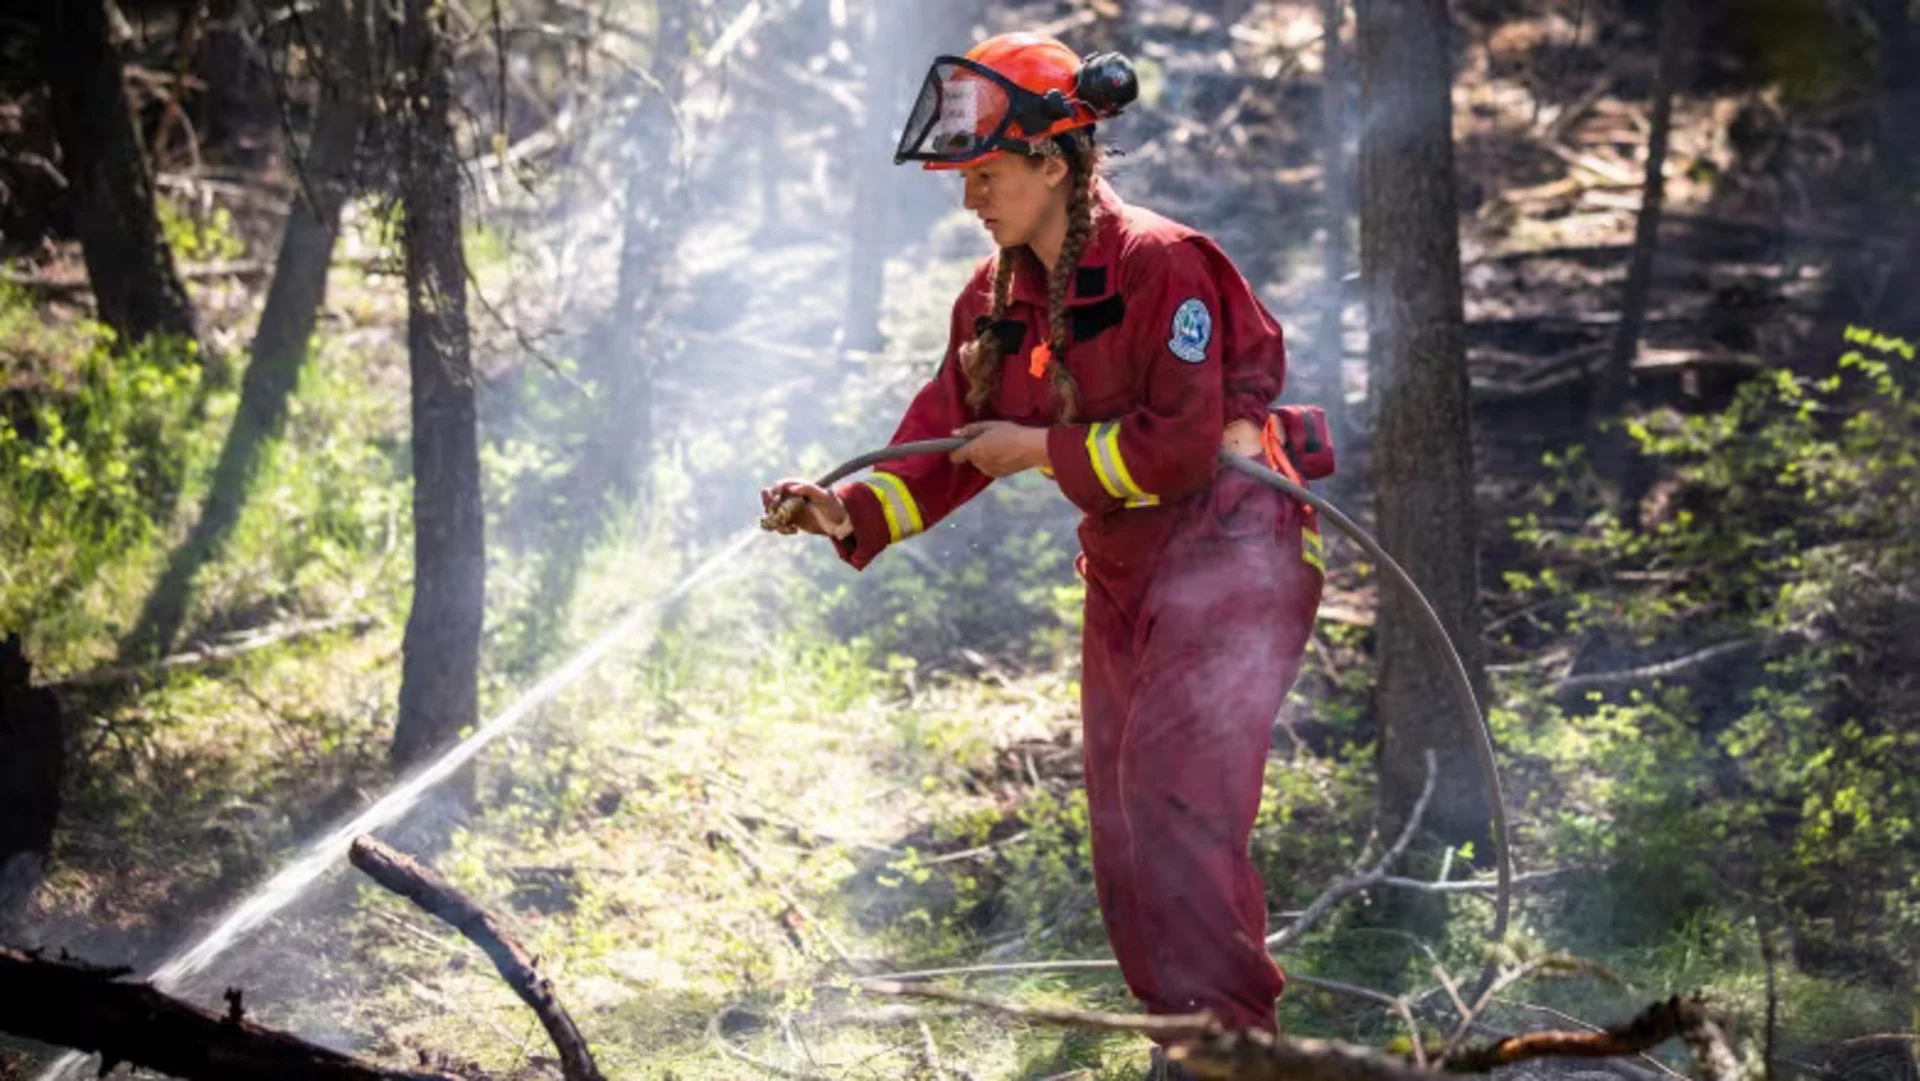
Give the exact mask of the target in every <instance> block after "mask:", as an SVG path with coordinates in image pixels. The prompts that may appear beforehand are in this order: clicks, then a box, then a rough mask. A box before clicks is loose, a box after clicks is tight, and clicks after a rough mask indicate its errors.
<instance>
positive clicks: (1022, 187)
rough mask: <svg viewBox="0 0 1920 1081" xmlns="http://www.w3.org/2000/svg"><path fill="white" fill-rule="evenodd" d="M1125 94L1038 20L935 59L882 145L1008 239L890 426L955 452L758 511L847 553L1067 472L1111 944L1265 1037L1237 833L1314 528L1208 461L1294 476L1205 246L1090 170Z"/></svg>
mask: <svg viewBox="0 0 1920 1081" xmlns="http://www.w3.org/2000/svg"><path fill="white" fill-rule="evenodd" d="M1133 96H1134V82H1133V75H1132V71H1131V68H1130V67H1129V66H1128V65H1127V63H1126V61H1125V60H1124V59H1121V58H1119V57H1116V56H1111V55H1108V56H1099V57H1091V58H1089V59H1088V60H1087V61H1086V62H1085V63H1084V64H1083V62H1082V61H1081V60H1080V59H1079V58H1078V57H1076V56H1075V55H1074V54H1073V52H1072V51H1070V50H1069V49H1067V48H1066V47H1065V46H1064V45H1062V44H1060V43H1059V42H1057V41H1054V40H1053V39H1051V38H1047V37H1043V36H1040V35H1035V34H1008V35H1003V36H1000V37H996V38H992V39H990V40H988V41H986V42H983V43H981V44H980V45H979V46H977V47H975V48H974V49H973V50H972V51H971V52H969V53H968V54H967V55H966V56H965V57H958V58H956V57H941V58H940V59H939V60H938V61H936V62H935V64H934V67H933V70H932V71H931V72H930V73H929V75H928V79H927V83H926V85H925V88H924V89H923V90H922V93H921V98H920V102H919V104H918V105H917V106H916V108H915V110H914V114H913V117H912V119H911V120H910V121H909V123H908V126H907V132H906V134H905V136H904V137H903V139H902V141H901V147H900V151H899V153H898V154H897V155H896V160H897V161H905V160H918V161H924V162H925V163H926V167H927V168H929V169H956V168H957V169H959V170H960V171H961V172H962V176H963V178H964V181H965V205H966V207H967V209H968V210H971V211H972V212H973V213H975V214H976V215H978V216H979V218H980V220H981V222H982V224H984V225H985V226H986V228H987V231H988V232H990V233H991V234H992V235H993V238H994V241H995V243H997V244H998V245H999V248H1000V251H999V254H998V255H997V256H995V257H994V258H991V259H989V260H987V261H986V262H985V263H983V264H982V265H981V267H980V268H979V270H978V271H977V272H976V273H975V274H974V276H973V280H972V281H971V282H969V283H968V285H967V287H966V289H965V290H964V291H963V292H962V293H961V295H960V298H959V300H958V301H957V302H956V303H955V305H954V309H953V322H952V327H951V337H950V339H949V347H948V352H947V358H946V362H945V363H944V364H943V365H942V366H941V369H940V371H939V373H938V374H937V375H935V376H934V378H933V379H932V381H930V382H929V383H928V384H927V385H926V386H925V387H924V388H923V389H922V390H921V391H920V392H919V394H918V396H917V397H916V398H915V399H914V401H913V404H912V406H911V407H910V408H909V409H908V410H907V414H906V417H905V418H904V419H903V420H902V421H901V423H900V426H899V429H898V431H896V432H895V433H894V437H893V441H894V442H895V443H900V442H906V441H910V440H919V439H931V438H938V437H942V436H948V435H952V434H956V433H957V434H961V435H967V436H972V437H973V438H972V441H971V442H969V443H968V444H966V445H965V446H964V447H962V448H961V449H960V450H958V451H955V452H954V453H953V454H952V456H951V457H950V458H948V457H940V456H919V457H914V458H908V459H903V460H900V461H896V462H893V463H891V464H889V465H887V466H885V467H883V468H882V470H881V471H879V472H877V473H876V474H875V475H874V477H873V479H872V480H870V481H867V482H864V483H854V484H846V485H842V486H840V487H839V488H838V489H837V490H835V491H831V492H829V491H825V490H822V489H820V488H818V487H816V486H813V485H810V484H807V483H805V482H803V481H797V480H786V481H781V482H780V483H778V484H775V485H773V486H771V487H769V488H767V489H766V490H765V491H764V492H763V493H762V499H763V501H764V502H765V504H766V505H767V506H768V507H769V508H771V507H773V506H775V505H776V504H778V503H781V502H783V501H785V500H786V499H788V498H789V497H792V496H800V497H804V498H805V500H806V501H807V502H806V506H805V507H804V509H802V510H801V511H800V513H799V514H798V515H796V516H795V518H794V519H793V524H792V526H790V527H788V530H787V531H789V532H791V531H793V530H794V529H798V530H801V531H805V532H809V533H819V534H824V535H826V536H829V537H831V538H833V539H834V541H835V543H836V545H837V546H838V548H839V551H840V554H841V556H842V557H843V558H845V559H846V560H847V562H849V563H850V564H852V565H853V566H854V567H855V568H862V567H865V566H866V565H867V563H868V562H870V561H871V560H872V559H873V558H874V557H875V556H876V555H878V554H879V553H880V552H881V551H882V550H883V549H885V548H886V547H887V546H888V545H889V544H892V543H895V542H898V541H902V540H905V539H906V538H908V537H910V536H912V535H913V534H916V533H919V532H921V531H923V530H925V529H928V528H930V527H931V526H933V525H934V523H936V522H938V521H939V520H940V519H941V518H943V517H945V516H946V515H947V514H948V513H949V512H951V511H952V510H953V509H954V508H956V507H958V506H959V505H960V504H962V503H964V502H966V501H967V500H968V499H971V498H972V497H973V496H975V495H977V494H979V493H980V491H981V490H982V489H984V488H985V487H986V486H987V485H988V483H990V482H991V481H992V480H993V479H994V478H996V477H1005V476H1009V475H1011V474H1014V473H1018V472H1021V471H1022V470H1026V469H1040V470H1043V471H1045V472H1047V473H1048V474H1049V475H1050V476H1052V477H1053V478H1054V479H1055V480H1056V481H1057V482H1058V483H1059V485H1060V490H1061V491H1062V492H1063V493H1064V494H1065V495H1066V497H1067V498H1068V499H1070V500H1072V501H1073V502H1074V503H1075V504H1077V505H1078V506H1079V507H1080V508H1081V510H1083V511H1084V512H1085V518H1084V519H1083V520H1082V522H1081V525H1080V541H1081V546H1082V549H1083V553H1082V555H1081V557H1080V559H1079V561H1078V566H1079V569H1080V572H1081V574H1082V576H1083V577H1084V578H1085V579H1086V582H1087V599H1086V630H1085V641H1084V646H1083V660H1084V671H1083V674H1082V696H1081V707H1082V723H1083V726H1084V744H1085V759H1086V784H1087V799H1088V805H1089V810H1090V812H1091V816H1090V817H1091V826H1092V834H1093V836H1092V847H1093V860H1094V881H1095V884H1096V889H1097V892H1098V895H1099V900H1100V911H1101V915H1102V917H1103V918H1104V920H1105V922H1106V929H1107V936H1108V939H1109V941H1110V942H1111V943H1112V945H1113V951H1114V953H1115V955H1116V956H1117V957H1118V958H1119V961H1120V967H1121V970H1122V972H1123V973H1124V975H1125V976H1126V980H1127V986H1128V987H1129V988H1130V989H1131V990H1132V991H1133V993H1134V994H1135V995H1136V996H1138V997H1139V998H1140V1000H1141V1001H1142V1002H1143V1003H1144V1004H1145V1005H1146V1006H1147V1008H1148V1009H1149V1010H1151V1011H1153V1012H1158V1013H1184V1012H1189V1011H1193V1010H1196V1009H1202V1008H1204V1009H1209V1010H1211V1011H1213V1013H1214V1014H1215V1016H1216V1017H1218V1018H1219V1019H1220V1020H1221V1021H1222V1022H1223V1023H1225V1024H1227V1025H1228V1026H1230V1027H1234V1028H1257V1029H1262V1030H1265V1031H1269V1032H1271V1031H1273V1028H1274V1016H1273V1011H1274V1002H1275V1000H1276V999H1277V998H1278V996H1279V993H1280V990H1281V987H1282V985H1283V983H1284V977H1283V976H1282V974H1281V973H1280V970H1279V969H1278V967H1277V966H1276V965H1275V964H1274V963H1273V961H1272V960H1271V959H1270V958H1269V957H1268V955H1267V952H1266V949H1265V944H1264V938H1265V934H1266V926H1267V923H1266V900H1265V894H1264V890H1263V888H1262V886H1261V882H1260V879H1259V876H1258V874H1257V873H1256V872H1255V870H1254V867H1253V863H1252V861H1251V859H1250V858H1249V856H1248V851H1247V845H1248V839H1249V836H1250V834H1251V832H1252V828H1253V820H1254V816H1255V814H1256V812H1257V811H1258V809H1259V805H1260V790H1261V785H1262V780H1263V773H1264V769H1265V764H1266V757H1267V746H1268V738H1269V734H1270V732H1271V730H1272V724H1273V720H1274V716H1275V714H1276V713H1277V712H1278V710H1279V707H1280V702H1281V699H1282V698H1283V697H1285V695H1286V692H1287V689H1288V688H1289V687H1290V686H1291V685H1292V683H1293V680H1294V676H1295V675H1296V673H1297V672H1298V669H1299V662H1300V656H1301V653H1302V651H1303V649H1304V648H1305V645H1306V640H1307V636H1308V633H1309V631H1310V630H1311V627H1312V623H1313V617H1314V612H1315V609H1316V608H1317V607H1318V605H1319V602H1320V589H1321V575H1322V572H1323V570H1324V568H1323V565H1322V563H1321V556H1320V552H1321V549H1320V543H1319V540H1320V538H1319V534H1318V531H1317V529H1315V528H1314V526H1313V523H1312V521H1311V518H1310V515H1309V513H1308V512H1307V510H1306V508H1304V507H1302V506H1300V505H1299V504H1297V503H1296V502H1294V501H1293V500H1289V499H1286V498H1284V497H1282V496H1281V495H1279V494H1278V493H1276V492H1274V491H1273V490H1271V489H1268V488H1266V487H1263V486H1261V485H1260V484H1258V483H1257V482H1255V481H1253V480H1251V479H1249V478H1247V477H1245V476H1244V475H1242V474H1239V473H1237V472H1235V471H1232V470H1220V469H1218V456H1219V452H1220V448H1221V446H1222V445H1225V446H1226V447H1228V448H1229V449H1231V450H1233V451H1235V452H1238V453H1243V454H1248V455H1257V454H1261V453H1263V451H1265V452H1266V453H1268V455H1269V459H1268V460H1269V461H1270V462H1272V463H1274V464H1275V465H1276V466H1277V467H1280V468H1290V467H1289V466H1288V465H1287V463H1286V461H1285V458H1284V455H1283V453H1282V452H1281V450H1280V448H1279V447H1278V445H1277V440H1275V439H1272V438H1268V439H1266V440H1263V438H1262V433H1263V430H1264V431H1266V432H1268V433H1271V432H1272V431H1273V430H1274V429H1273V427H1272V425H1271V424H1270V423H1268V422H1269V411H1268V403H1269V402H1271V401H1272V400H1273V399H1274V397H1275V396H1276V395H1278V394H1279V392H1280V387H1281V382H1282V380H1283V379H1284V376H1285V370H1286V357H1285V351H1284V349H1283V347H1282V344H1281V336H1280V328H1279V326H1278V325H1277V324H1276V323H1275V322H1274V320H1273V318H1272V317H1271V316H1270V315H1268V314H1267V312H1266V311H1265V309H1263V308H1262V307H1261V305H1260V302H1259V301H1258V300H1257V299H1256V298H1255V297H1254V295H1253V293H1252V291H1251V289H1250V288H1249V287H1248V286H1247V283H1246V281H1245V280H1244V279H1243V278H1242V277H1241V275H1240V274H1239V272H1238V271H1237V270H1235V269H1234V267H1233V265H1232V264H1231V263H1230V262H1229V261H1228V260H1227V258H1226V256H1225V255H1224V254H1222V253H1221V251H1220V249H1219V248H1218V247H1216V246H1215V245H1214V244H1213V242H1212V241H1210V240H1208V239H1207V238H1206V237H1204V236H1202V235H1200V234H1199V233H1197V232H1195V231H1194V230H1192V229H1189V228H1187V227H1185V226H1182V225H1179V224H1176V223H1174V222H1171V221H1168V220H1167V219H1165V218H1162V217H1159V216H1158V215H1155V214H1153V213H1151V212H1149V211H1146V210H1142V209H1139V208H1137V207H1132V206H1128V205H1126V204H1124V203H1122V202H1121V201H1120V199H1119V198H1118V197H1117V196H1116V195H1115V194H1114V192H1113V190H1112V188H1111V187H1109V186H1108V185H1107V183H1106V182H1105V181H1104V180H1102V179H1100V176H1099V153H1098V150H1097V148H1096V146H1095V143H1094V141H1093V132H1094V125H1095V122H1096V121H1097V120H1098V119H1100V118H1102V117H1106V116H1112V115H1114V114H1115V113H1117V112H1118V111H1119V110H1120V109H1121V108H1123V107H1124V106H1125V105H1126V104H1128V103H1129V102H1131V101H1132V99H1133ZM1322 438H1324V436H1322ZM1316 449H1317V448H1316Z"/></svg>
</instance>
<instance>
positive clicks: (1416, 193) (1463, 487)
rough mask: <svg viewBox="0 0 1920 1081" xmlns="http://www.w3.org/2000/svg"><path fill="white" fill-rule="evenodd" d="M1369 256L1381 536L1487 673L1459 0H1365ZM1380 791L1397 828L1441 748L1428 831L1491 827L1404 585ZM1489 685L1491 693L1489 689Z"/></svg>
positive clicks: (1396, 598) (1397, 610) (1463, 833)
mask: <svg viewBox="0 0 1920 1081" xmlns="http://www.w3.org/2000/svg"><path fill="white" fill-rule="evenodd" d="M1356 10H1357V13H1358V16H1359V20H1358V31H1359V32H1358V45H1359V76H1360V88H1361V94H1362V110H1361V111H1362V115H1364V116H1366V117H1367V119H1368V123H1367V125H1366V128H1365V130H1364V132H1363V133H1362V136H1361V142H1360V258H1361V270H1362V274H1363V275H1364V277H1365V279H1366V289H1367V313H1368V319H1369V324H1368V325H1369V331H1370V337H1371V347H1370V349H1371V356H1370V362H1371V366H1372V367H1371V372H1372V374H1371V379H1370V381H1371V382H1372V383H1373V385H1374V386H1375V387H1376V388H1377V390H1376V393H1375V400H1376V401H1377V403H1378V406H1377V408H1378V413H1377V416H1376V419H1375V425H1374V440H1373V444H1372V446H1373V456H1372V466H1373V474H1374V477H1373V480H1374V488H1375V491H1376V493H1377V498H1378V506H1379V516H1380V540H1381V542H1382V543H1383V544H1384V545H1385V546H1386V547H1387V549H1388V550H1389V551H1391V552H1393V553H1394V554H1395V555H1396V556H1397V557H1398V558H1399V559H1401V560H1402V561H1404V563H1405V565H1406V568H1407V570H1408V571H1409V572H1410V573H1411V574H1412V575H1413V577H1414V579H1415V580H1417V581H1418V582H1419V583H1420V585H1421V588H1423V589H1424V590H1426V591H1427V594H1428V596H1429V598H1430V599H1431V600H1432V602H1433V606H1434V608H1435V609H1436V610H1437V611H1438V612H1439V614H1440V616H1441V618H1442V619H1443V620H1444V621H1445V623H1446V625H1447V630H1448V632H1449V633H1450V634H1452V635H1453V638H1454V641H1455V642H1456V643H1457V644H1458V646H1459V649H1460V654H1461V658H1462V660H1464V661H1465V662H1466V664H1467V668H1468V671H1469V672H1470V673H1472V675H1473V678H1474V681H1475V684H1476V689H1478V688H1484V686H1485V683H1486V675H1485V670H1484V668H1483V666H1482V658H1481V649H1480V634H1479V630H1480V620H1479V614H1478V611H1477V608H1476V606H1475V599H1476V596H1477V581H1478V574H1477V558H1478V545H1477V543H1476V536H1475V526H1476V522H1477V514H1476V511H1475V506H1474V490H1473V445H1472V434H1471V414H1470V413H1469V409H1468V405H1469V403H1468V393H1467V367H1466V347H1465V331H1464V326H1463V314H1462V308H1461V288H1460V241H1459V220H1460V219H1459V211H1458V208H1457V204H1456V196H1455V189H1454V165H1453V133H1452V98H1451V95H1450V89H1451V82H1452V79H1451V74H1450V70H1449V65H1448V51H1447V42H1448V39H1449V37H1450V36H1451V32H1452V24H1451V22H1450V20H1449V19H1448V15H1447V5H1446V0H1358V3H1357V6H1356ZM1377 625H1378V628H1379V651H1380V683H1379V686H1378V688H1377V690H1376V691H1375V694H1374V706H1375V709H1376V710H1377V712H1378V716H1379V724H1380V789H1379V803H1380V809H1381V812H1382V815H1383V818H1384V820H1385V822H1384V828H1385V829H1386V830H1387V831H1388V832H1389V833H1391V831H1392V830H1394V829H1397V828H1398V824H1399V823H1401V822H1403V821H1405V819H1406V816H1407V814H1408V813H1409V812H1410V811H1411V810H1412V807H1413V805H1414V802H1415V801H1416V800H1417V799H1418V798H1419V795H1420V790H1421V787H1422V783H1423V781H1424V780H1425V775H1426V766H1425V761H1424V753H1425V752H1426V751H1427V750H1428V749H1432V750H1434V751H1436V752H1437V753H1438V754H1439V756H1440V784H1439V786H1438V788H1437V789H1436V791H1435V793H1434V798H1433V803H1432V805H1431V808H1430V810H1429V811H1428V814H1427V819H1426V821H1427V825H1428V828H1429V830H1430V832H1432V833H1435V834H1437V835H1439V836H1440V837H1442V838H1446V839H1449V840H1453V841H1464V840H1469V839H1480V838H1485V837H1486V836H1487V813H1486V808H1485V803H1484V798H1483V793H1482V792H1481V791H1480V786H1479V783H1478V778H1479V776H1480V771H1479V769H1478V768H1477V766H1476V765H1475V763H1474V756H1473V752H1472V750H1471V749H1470V748H1469V746H1468V745H1467V744H1466V743H1464V742H1462V741H1461V740H1460V739H1459V738H1458V736H1457V732H1458V728H1457V725H1458V724H1459V720H1458V719H1457V718H1455V717H1451V716H1449V715H1448V714H1447V709H1446V708H1444V707H1441V708H1436V706H1435V703H1441V702H1450V701H1452V696H1451V694H1450V692H1449V691H1448V689H1447V688H1448V686H1449V681H1448V666H1447V663H1446V660H1445V658H1443V657H1441V656H1439V655H1437V654H1435V653H1434V652H1433V651H1432V650H1431V649H1430V648H1428V646H1427V643H1426V642H1425V640H1424V639H1423V638H1422V631H1421V628H1420V616H1419V614H1418V612H1417V611H1416V610H1415V608H1414V606H1413V604H1411V603H1410V602H1409V601H1408V600H1407V599H1406V598H1405V597H1403V596H1402V595H1401V593H1400V591H1399V590H1384V591H1382V595H1381V602H1380V618H1379V622H1378V624H1377ZM1483 697H1484V696H1483Z"/></svg>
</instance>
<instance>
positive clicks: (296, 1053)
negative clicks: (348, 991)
mask: <svg viewBox="0 0 1920 1081" xmlns="http://www.w3.org/2000/svg"><path fill="white" fill-rule="evenodd" d="M125 974H126V970H125V969H101V968H94V967H91V966H87V965H79V964H73V963H70V962H59V961H50V960H47V959H45V958H41V957H37V956H34V955H32V954H26V953H21V952H19V951H17V950H9V949H4V948H0V1001H4V1002H5V1003H6V1004H7V1008H6V1009H5V1010H4V1011H0V1031H4V1032H9V1033H12V1034H14V1035H17V1036H24V1037H26V1038H27V1039H30V1040H38V1041H40V1042H42V1043H49V1044H53V1045H54V1046H56V1047H70V1048H73V1049H74V1050H77V1051H88V1052H97V1053H98V1054H99V1055H100V1058H101V1063H100V1066H101V1069H100V1076H101V1077H105V1076H106V1075H107V1073H108V1072H109V1071H111V1070H112V1069H113V1067H114V1066H115V1065H117V1064H119V1063H122V1062H129V1063H133V1064H134V1065H137V1066H143V1067H146V1068H147V1069H151V1070H154V1071H157V1072H159V1073H163V1074H165V1075H166V1076H168V1077H181V1078H188V1079H189V1081H253V1079H256V1078H266V1077H271V1078H274V1079H275V1081H460V1078H458V1077H456V1076H455V1075H453V1074H448V1073H439V1072H434V1073H425V1072H422V1073H413V1072H411V1071H408V1070H397V1069H389V1068H387V1067H384V1066H378V1065H375V1064H373V1063H369V1062H362V1061H361V1060H359V1059H356V1058H353V1057H351V1056H348V1055H344V1054H341V1053H340V1052H338V1051H333V1050H329V1049H328V1048H325V1047H319V1046H316V1045H314V1044H310V1043H307V1042H306V1041H305V1040H301V1039H298V1038H296V1037H294V1036H289V1035H287V1034H286V1033H284V1032H279V1031H276V1030H274V1029H269V1028H263V1027H261V1026H259V1025H256V1024H254V1023H253V1022H252V1021H249V1020H247V1019H246V1017H245V1016H244V1014H243V1011H242V1009H241V1001H240V993H239V992H238V991H232V992H229V994H228V999H227V1003H228V1006H227V1015H226V1016H225V1017H216V1016H214V1015H213V1014H210V1013H208V1012H206V1011H205V1010H202V1009H200V1008H198V1007H196V1006H193V1005H191V1004H189V1003H185V1002H182V1001H180V1000H179V999H177V998H173V997H171V996H168V995H165V994H162V993H161V992H159V991H156V990H154V988H153V986H152V985H151V984H146V983H128V982H125V981H123V980H121V979H119V977H120V976H123V975H125Z"/></svg>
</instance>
